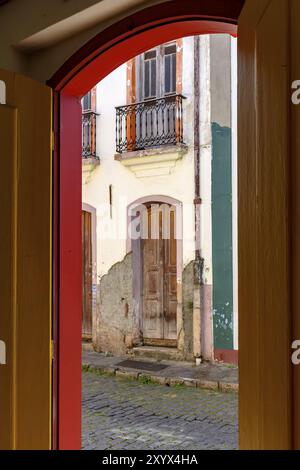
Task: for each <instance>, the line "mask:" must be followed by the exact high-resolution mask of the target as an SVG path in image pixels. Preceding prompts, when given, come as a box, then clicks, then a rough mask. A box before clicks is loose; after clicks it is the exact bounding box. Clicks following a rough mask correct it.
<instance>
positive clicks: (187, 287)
mask: <svg viewBox="0 0 300 470" xmlns="http://www.w3.org/2000/svg"><path fill="white" fill-rule="evenodd" d="M194 264H195V262H194V261H191V262H190V263H189V264H187V265H186V266H185V267H184V269H183V273H182V314H183V330H184V354H185V355H186V357H187V358H189V356H191V357H192V356H193V306H194Z"/></svg>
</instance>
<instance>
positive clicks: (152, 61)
mask: <svg viewBox="0 0 300 470" xmlns="http://www.w3.org/2000/svg"><path fill="white" fill-rule="evenodd" d="M156 69H157V54H156V49H152V50H151V51H148V52H145V54H144V99H149V98H156Z"/></svg>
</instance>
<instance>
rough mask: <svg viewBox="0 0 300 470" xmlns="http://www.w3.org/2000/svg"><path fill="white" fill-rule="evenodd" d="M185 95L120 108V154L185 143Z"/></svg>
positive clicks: (117, 125)
mask: <svg viewBox="0 0 300 470" xmlns="http://www.w3.org/2000/svg"><path fill="white" fill-rule="evenodd" d="M183 100H184V96H182V95H175V94H174V95H169V96H165V97H163V98H158V99H153V100H147V101H142V102H140V103H134V104H129V105H126V106H118V107H117V108H116V151H117V153H119V154H122V153H126V152H133V151H138V150H144V149H149V148H152V147H161V146H165V145H168V146H170V145H177V144H183V143H184V142H183Z"/></svg>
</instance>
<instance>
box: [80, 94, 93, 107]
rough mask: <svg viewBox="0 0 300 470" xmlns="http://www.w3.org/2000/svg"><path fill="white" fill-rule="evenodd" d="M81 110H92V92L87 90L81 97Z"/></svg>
mask: <svg viewBox="0 0 300 470" xmlns="http://www.w3.org/2000/svg"><path fill="white" fill-rule="evenodd" d="M81 105H82V111H83V112H85V111H91V110H92V92H91V91H88V92H87V94H86V95H84V97H83V98H82V102H81Z"/></svg>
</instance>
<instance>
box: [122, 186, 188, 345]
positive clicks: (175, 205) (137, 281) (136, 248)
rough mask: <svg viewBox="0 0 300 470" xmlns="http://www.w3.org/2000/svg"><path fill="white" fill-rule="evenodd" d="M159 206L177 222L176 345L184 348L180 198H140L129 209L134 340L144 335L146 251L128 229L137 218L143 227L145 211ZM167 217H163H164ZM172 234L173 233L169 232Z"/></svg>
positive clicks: (128, 245)
mask: <svg viewBox="0 0 300 470" xmlns="http://www.w3.org/2000/svg"><path fill="white" fill-rule="evenodd" d="M151 205H152V206H153V207H156V208H157V207H160V208H162V210H163V209H164V208H165V207H164V206H166V207H169V208H170V210H171V211H173V212H174V218H175V220H176V225H177V227H176V228H175V232H176V235H177V236H176V286H177V294H176V297H177V308H176V310H177V313H176V323H177V325H176V330H177V334H176V345H177V349H179V350H180V349H182V348H183V343H184V339H183V334H182V332H183V328H182V321H183V319H182V300H181V299H182V269H183V265H182V263H183V253H182V251H183V246H182V244H183V240H182V203H181V202H180V201H179V200H178V199H174V198H172V197H169V196H162V195H152V196H145V197H141V198H139V199H137V200H135V201H134V202H132V203H131V204H129V205H128V207H127V226H128V231H127V237H128V238H127V252H129V251H132V264H133V286H132V289H133V304H134V305H135V310H134V320H133V321H134V326H133V331H134V334H133V336H134V338H135V339H136V340H137V341H139V339H141V338H142V335H143V316H144V312H143V302H142V293H143V268H144V260H143V254H142V252H143V248H142V243H143V242H142V240H141V238H140V237H138V238H136V239H132V237H131V232H130V230H129V226H130V224H131V222H132V221H134V219H136V218H138V219H139V226H140V227H141V219H142V215H141V214H142V212H143V211H147V209H148V208H149V206H151ZM162 217H164V214H163V216H162ZM169 235H170V231H169Z"/></svg>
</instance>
